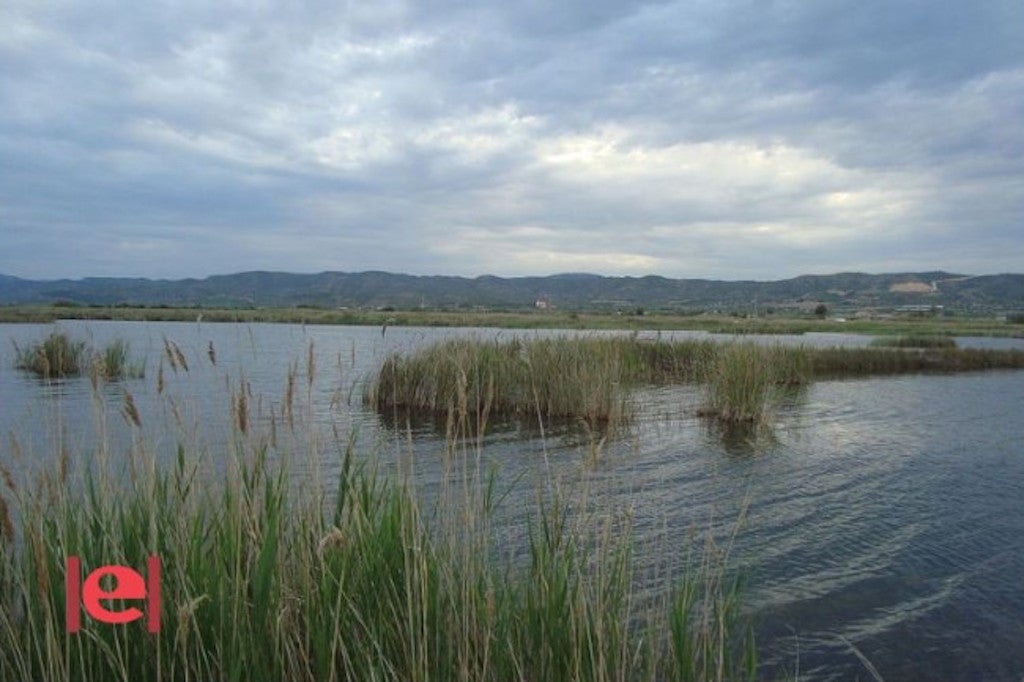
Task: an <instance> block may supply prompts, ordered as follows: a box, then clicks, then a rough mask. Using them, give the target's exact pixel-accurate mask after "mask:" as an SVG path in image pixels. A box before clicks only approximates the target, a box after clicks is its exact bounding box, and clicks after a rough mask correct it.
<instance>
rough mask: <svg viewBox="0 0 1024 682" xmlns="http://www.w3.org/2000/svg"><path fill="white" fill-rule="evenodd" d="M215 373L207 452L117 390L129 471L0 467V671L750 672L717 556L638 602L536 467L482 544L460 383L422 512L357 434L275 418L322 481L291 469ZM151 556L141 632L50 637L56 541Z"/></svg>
mask: <svg viewBox="0 0 1024 682" xmlns="http://www.w3.org/2000/svg"><path fill="white" fill-rule="evenodd" d="M169 347H170V346H169ZM169 356H173V359H171V358H170V357H169V359H168V362H171V363H176V364H177V365H178V366H179V367H180V366H181V358H179V357H178V354H177V353H174V352H173V349H172V351H171V352H170V354H169ZM293 370H295V368H294V366H293ZM314 371H315V369H314V366H313V363H311V362H310V363H308V364H307V372H308V374H309V375H310V382H311V383H312V374H313V372H314ZM294 373H296V372H295V371H293V372H291V373H290V376H292V374H294ZM294 384H295V377H292V378H291V379H290V380H289V382H288V386H289V387H290V390H292V391H294V390H295V389H294ZM233 385H235V386H236V387H237V390H236V391H235V392H234V395H233V396H232V397H231V404H232V410H231V414H230V415H229V416H228V425H227V429H228V430H229V431H230V432H231V433H232V434H233V436H232V438H231V439H230V440H229V443H228V444H227V446H226V451H224V452H217V453H216V454H212V455H206V456H204V455H202V454H200V453H202V452H204V451H205V448H204V447H203V445H202V444H201V443H197V444H195V451H194V452H193V451H186V447H185V446H184V445H179V446H178V447H177V450H176V453H175V455H174V456H173V458H172V459H171V460H170V461H169V462H168V463H167V464H166V465H160V464H159V463H158V459H157V457H156V455H155V454H154V453H155V448H154V447H153V446H152V445H151V444H148V443H146V442H145V441H144V439H143V430H142V428H141V425H142V423H143V422H144V421H145V419H146V418H147V417H146V415H139V414H138V410H137V409H134V415H132V414H129V412H128V408H127V405H128V403H127V400H128V398H127V397H126V407H125V420H126V425H127V427H128V428H129V429H130V430H131V431H132V433H133V434H134V437H133V440H132V443H133V444H132V447H131V451H130V452H128V453H127V454H126V457H127V458H128V459H129V461H130V467H127V468H128V470H129V471H130V477H129V478H127V479H126V478H125V477H124V475H122V472H123V470H124V469H125V468H126V467H125V466H124V463H123V462H121V461H115V460H113V459H112V460H110V461H107V462H106V463H105V464H104V462H103V461H100V460H96V461H91V462H90V461H85V460H83V461H74V460H73V461H70V462H69V461H68V460H69V459H73V458H72V456H71V455H69V454H68V453H66V452H62V453H61V455H60V458H61V461H62V462H63V464H62V465H61V466H59V467H57V468H55V469H54V470H52V473H47V474H45V475H43V477H42V478H40V479H39V480H38V481H37V482H36V483H35V484H31V485H30V484H27V483H21V482H19V481H16V480H15V479H14V477H12V476H9V475H7V474H8V472H7V470H6V469H4V470H3V471H4V473H5V475H4V476H3V487H2V488H0V500H3V504H2V505H0V513H2V515H3V520H4V521H5V523H4V524H3V533H2V535H3V537H2V538H0V593H2V594H3V595H4V601H3V603H2V604H0V679H5V680H7V679H12V680H13V679H19V680H43V681H47V680H132V681H136V680H139V681H146V680H256V681H260V680H273V681H275V682H277V681H278V680H290V681H291V680H295V681H302V680H310V681H312V680H317V681H320V680H326V681H329V680H496V681H500V680H515V679H519V680H657V679H698V680H727V679H730V680H731V679H741V678H750V679H752V677H753V673H752V668H750V666H749V664H748V660H749V657H750V656H752V652H753V643H752V640H751V639H750V638H749V631H748V630H747V629H745V628H743V627H742V626H741V622H740V621H739V620H738V617H739V614H740V608H739V606H740V604H739V600H738V595H739V589H738V586H736V584H735V583H733V582H732V581H731V579H730V578H729V577H728V576H729V573H728V570H727V567H726V566H725V564H724V563H723V562H721V560H720V559H721V556H720V555H719V554H713V555H710V556H709V558H708V560H707V561H704V562H702V563H701V564H700V568H698V569H695V570H694V571H692V572H689V573H686V574H685V575H683V576H681V577H680V583H679V586H678V587H677V588H676V590H675V591H673V590H672V589H671V586H670V585H665V586H664V591H665V594H666V595H674V596H666V597H665V598H664V599H660V600H656V601H655V603H653V604H651V605H649V606H641V605H640V600H639V599H638V598H637V597H636V595H635V594H634V593H633V589H634V588H633V584H634V582H633V577H634V576H633V569H632V554H631V539H630V538H631V534H630V530H629V525H628V523H625V522H621V523H620V522H619V521H618V520H616V519H612V518H610V517H609V515H608V513H607V510H596V511H593V512H590V513H586V514H583V513H578V512H577V511H572V510H573V509H576V508H577V507H578V506H579V503H580V500H579V499H578V498H576V497H574V496H573V494H572V493H571V491H567V490H566V489H564V488H562V487H561V486H560V485H559V484H558V482H555V481H545V482H544V483H543V485H540V486H539V487H538V489H537V491H536V497H535V499H536V505H535V507H534V509H533V511H532V513H531V514H530V519H531V521H530V527H529V531H528V533H527V538H526V546H525V555H521V554H515V555H513V554H510V553H509V550H508V549H507V548H505V547H503V546H502V545H501V544H498V543H497V542H496V538H497V537H498V535H497V534H496V532H495V530H496V529H495V528H494V527H493V519H494V512H495V510H496V509H497V505H498V504H499V503H500V500H501V499H502V495H503V494H504V493H503V492H502V491H498V490H496V485H495V481H494V479H493V478H492V477H489V476H488V475H485V474H481V473H480V469H479V461H480V457H479V455H480V452H479V450H478V449H477V448H478V445H477V443H478V441H475V440H473V439H465V438H460V437H459V436H458V435H457V434H465V433H468V429H467V428H466V426H465V425H464V424H461V423H459V422H460V420H462V419H463V416H462V415H466V414H468V413H469V412H470V411H471V407H470V405H469V403H468V400H469V394H468V393H467V392H466V390H465V389H463V391H462V393H461V394H460V396H459V398H458V400H459V401H460V402H459V403H458V404H457V405H456V406H455V409H454V410H453V411H452V412H451V415H452V420H453V421H454V424H453V425H452V426H451V428H450V429H449V433H450V434H453V435H452V436H451V437H450V438H449V439H448V440H447V443H446V445H445V453H443V458H444V461H445V462H446V463H448V464H447V466H451V467H453V468H454V469H456V470H457V472H458V473H460V476H456V477H454V479H452V480H454V481H456V482H454V483H451V484H446V485H445V486H444V487H443V490H442V492H441V494H440V496H439V497H438V498H437V499H436V500H434V502H433V503H432V504H426V503H424V501H423V499H422V498H421V497H420V494H419V493H418V492H417V490H416V489H415V488H414V487H413V485H412V484H411V483H410V482H409V479H407V478H404V477H402V478H398V479H394V478H387V477H385V476H384V475H382V474H381V473H380V470H379V469H378V466H377V460H376V459H375V457H374V455H373V453H372V452H371V453H361V452H359V450H358V448H357V445H356V440H355V438H354V437H352V438H349V439H348V440H347V441H340V440H338V439H337V437H336V438H335V439H334V440H332V441H330V442H329V443H327V444H324V443H323V442H321V441H320V440H319V439H318V438H317V437H315V436H312V435H309V433H307V432H305V430H304V429H305V426H304V422H302V421H301V420H300V419H299V418H298V416H296V423H295V425H294V426H290V425H289V426H285V425H282V426H283V428H285V429H286V430H287V431H288V432H289V433H290V434H291V436H292V438H293V439H294V442H295V443H296V450H297V451H298V452H301V453H302V454H303V455H304V456H305V457H314V458H317V459H318V461H319V458H322V457H326V456H327V454H326V453H327V452H328V451H330V452H333V453H334V457H335V465H334V466H333V467H332V468H333V470H334V471H335V472H336V479H335V483H334V485H332V486H330V487H329V488H328V487H324V486H321V485H320V484H319V483H318V482H315V481H314V482H313V484H312V485H310V481H308V480H304V479H298V478H296V477H294V476H293V475H292V474H291V473H290V468H289V467H290V465H289V462H291V461H292V459H291V457H292V456H291V455H290V454H289V453H288V452H285V451H282V450H278V449H276V448H275V447H274V446H273V445H272V444H271V443H272V441H273V440H274V439H273V438H272V437H271V436H270V435H269V434H267V433H266V432H265V431H263V432H261V428H262V427H263V426H265V424H264V422H262V421H260V420H258V419H256V418H255V415H254V414H253V413H252V405H253V404H254V402H256V403H258V401H253V400H251V399H250V398H249V390H250V389H249V388H248V386H247V384H246V383H245V381H244V379H241V380H238V381H237V382H233ZM286 390H288V389H286ZM128 395H130V394H127V393H126V396H128ZM161 395H162V397H163V399H164V400H167V401H171V402H173V399H172V398H171V397H169V396H168V395H167V394H166V393H163V394H161ZM239 396H246V399H245V400H241V399H240V398H239ZM291 399H295V400H296V406H295V411H296V412H297V413H298V412H299V409H300V408H299V402H300V401H299V400H297V399H296V398H295V396H291ZM131 404H132V406H133V408H134V401H133V402H132V403H131ZM282 440H284V439H283V438H282ZM104 450H105V448H103V447H101V446H100V447H97V448H96V449H95V451H97V452H102V451H104ZM439 455H441V453H439ZM207 457H212V458H213V459H215V460H217V461H221V460H226V462H227V464H228V466H226V467H217V466H210V464H211V463H210V462H208V461H206V458H207ZM217 471H220V472H221V473H213V472H217ZM322 491H323V492H322ZM150 554H156V555H158V556H159V557H160V558H161V560H162V564H163V571H162V575H161V589H162V595H163V615H162V621H161V629H160V632H159V633H157V634H155V635H154V634H149V633H148V632H146V629H145V626H144V625H143V624H142V623H141V622H135V623H129V624H127V625H121V626H111V625H104V624H100V623H96V622H93V621H91V620H90V619H89V618H88V617H85V618H83V623H82V625H83V630H82V632H80V633H78V634H68V633H66V632H65V628H64V599H65V593H64V577H65V576H64V571H65V566H66V558H67V557H68V556H69V555H78V556H80V557H81V558H82V563H83V573H87V572H89V571H91V570H93V569H95V568H97V567H98V566H100V565H104V564H125V565H129V566H134V567H137V568H141V567H142V565H143V564H144V562H145V557H146V556H148V555H150ZM734 661H735V662H734ZM745 671H746V672H745ZM748 673H749V674H748Z"/></svg>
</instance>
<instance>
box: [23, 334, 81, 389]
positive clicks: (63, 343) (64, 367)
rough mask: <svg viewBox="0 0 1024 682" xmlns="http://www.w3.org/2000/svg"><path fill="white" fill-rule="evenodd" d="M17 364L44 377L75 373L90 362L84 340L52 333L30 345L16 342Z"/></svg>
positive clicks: (65, 375)
mask: <svg viewBox="0 0 1024 682" xmlns="http://www.w3.org/2000/svg"><path fill="white" fill-rule="evenodd" d="M14 354H15V360H14V366H15V367H16V368H17V369H21V370H25V371H27V372H32V373H34V374H38V375H39V376H41V377H43V378H44V379H55V378H60V377H67V376H75V375H78V374H80V373H81V372H82V370H83V369H84V368H85V367H86V366H87V365H88V352H87V351H86V347H85V342H84V341H72V340H71V337H69V336H68V335H67V334H65V333H63V332H52V333H51V334H50V335H49V336H47V337H46V338H45V339H43V340H42V341H39V342H37V343H34V344H32V345H31V346H29V347H28V348H21V347H19V346H18V344H17V343H15V344H14Z"/></svg>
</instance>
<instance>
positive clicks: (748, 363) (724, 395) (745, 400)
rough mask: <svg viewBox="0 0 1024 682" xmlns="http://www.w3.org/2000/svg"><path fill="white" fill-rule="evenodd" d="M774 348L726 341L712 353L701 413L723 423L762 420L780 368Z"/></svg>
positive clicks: (774, 388) (770, 401) (777, 380)
mask: <svg viewBox="0 0 1024 682" xmlns="http://www.w3.org/2000/svg"><path fill="white" fill-rule="evenodd" d="M776 354H777V352H776V351H775V350H774V349H772V348H765V347H763V346H757V345H754V344H746V343H744V344H728V345H726V346H724V347H722V348H721V349H719V352H718V353H717V354H716V355H715V358H714V360H713V361H712V362H711V363H710V364H709V366H708V371H707V374H706V376H705V380H704V381H705V392H706V398H705V402H704V406H703V407H702V408H701V410H700V414H702V415H704V416H709V417H714V418H715V419H717V420H719V421H721V422H726V423H738V422H747V423H762V422H764V421H765V420H766V419H767V418H768V409H769V407H770V405H771V403H772V401H773V397H774V395H775V391H776V386H777V384H778V383H779V382H780V380H781V378H782V375H781V370H780V368H779V367H777V366H776V365H775V364H774V363H773V362H772V360H773V357H774V356H775V355H776Z"/></svg>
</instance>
